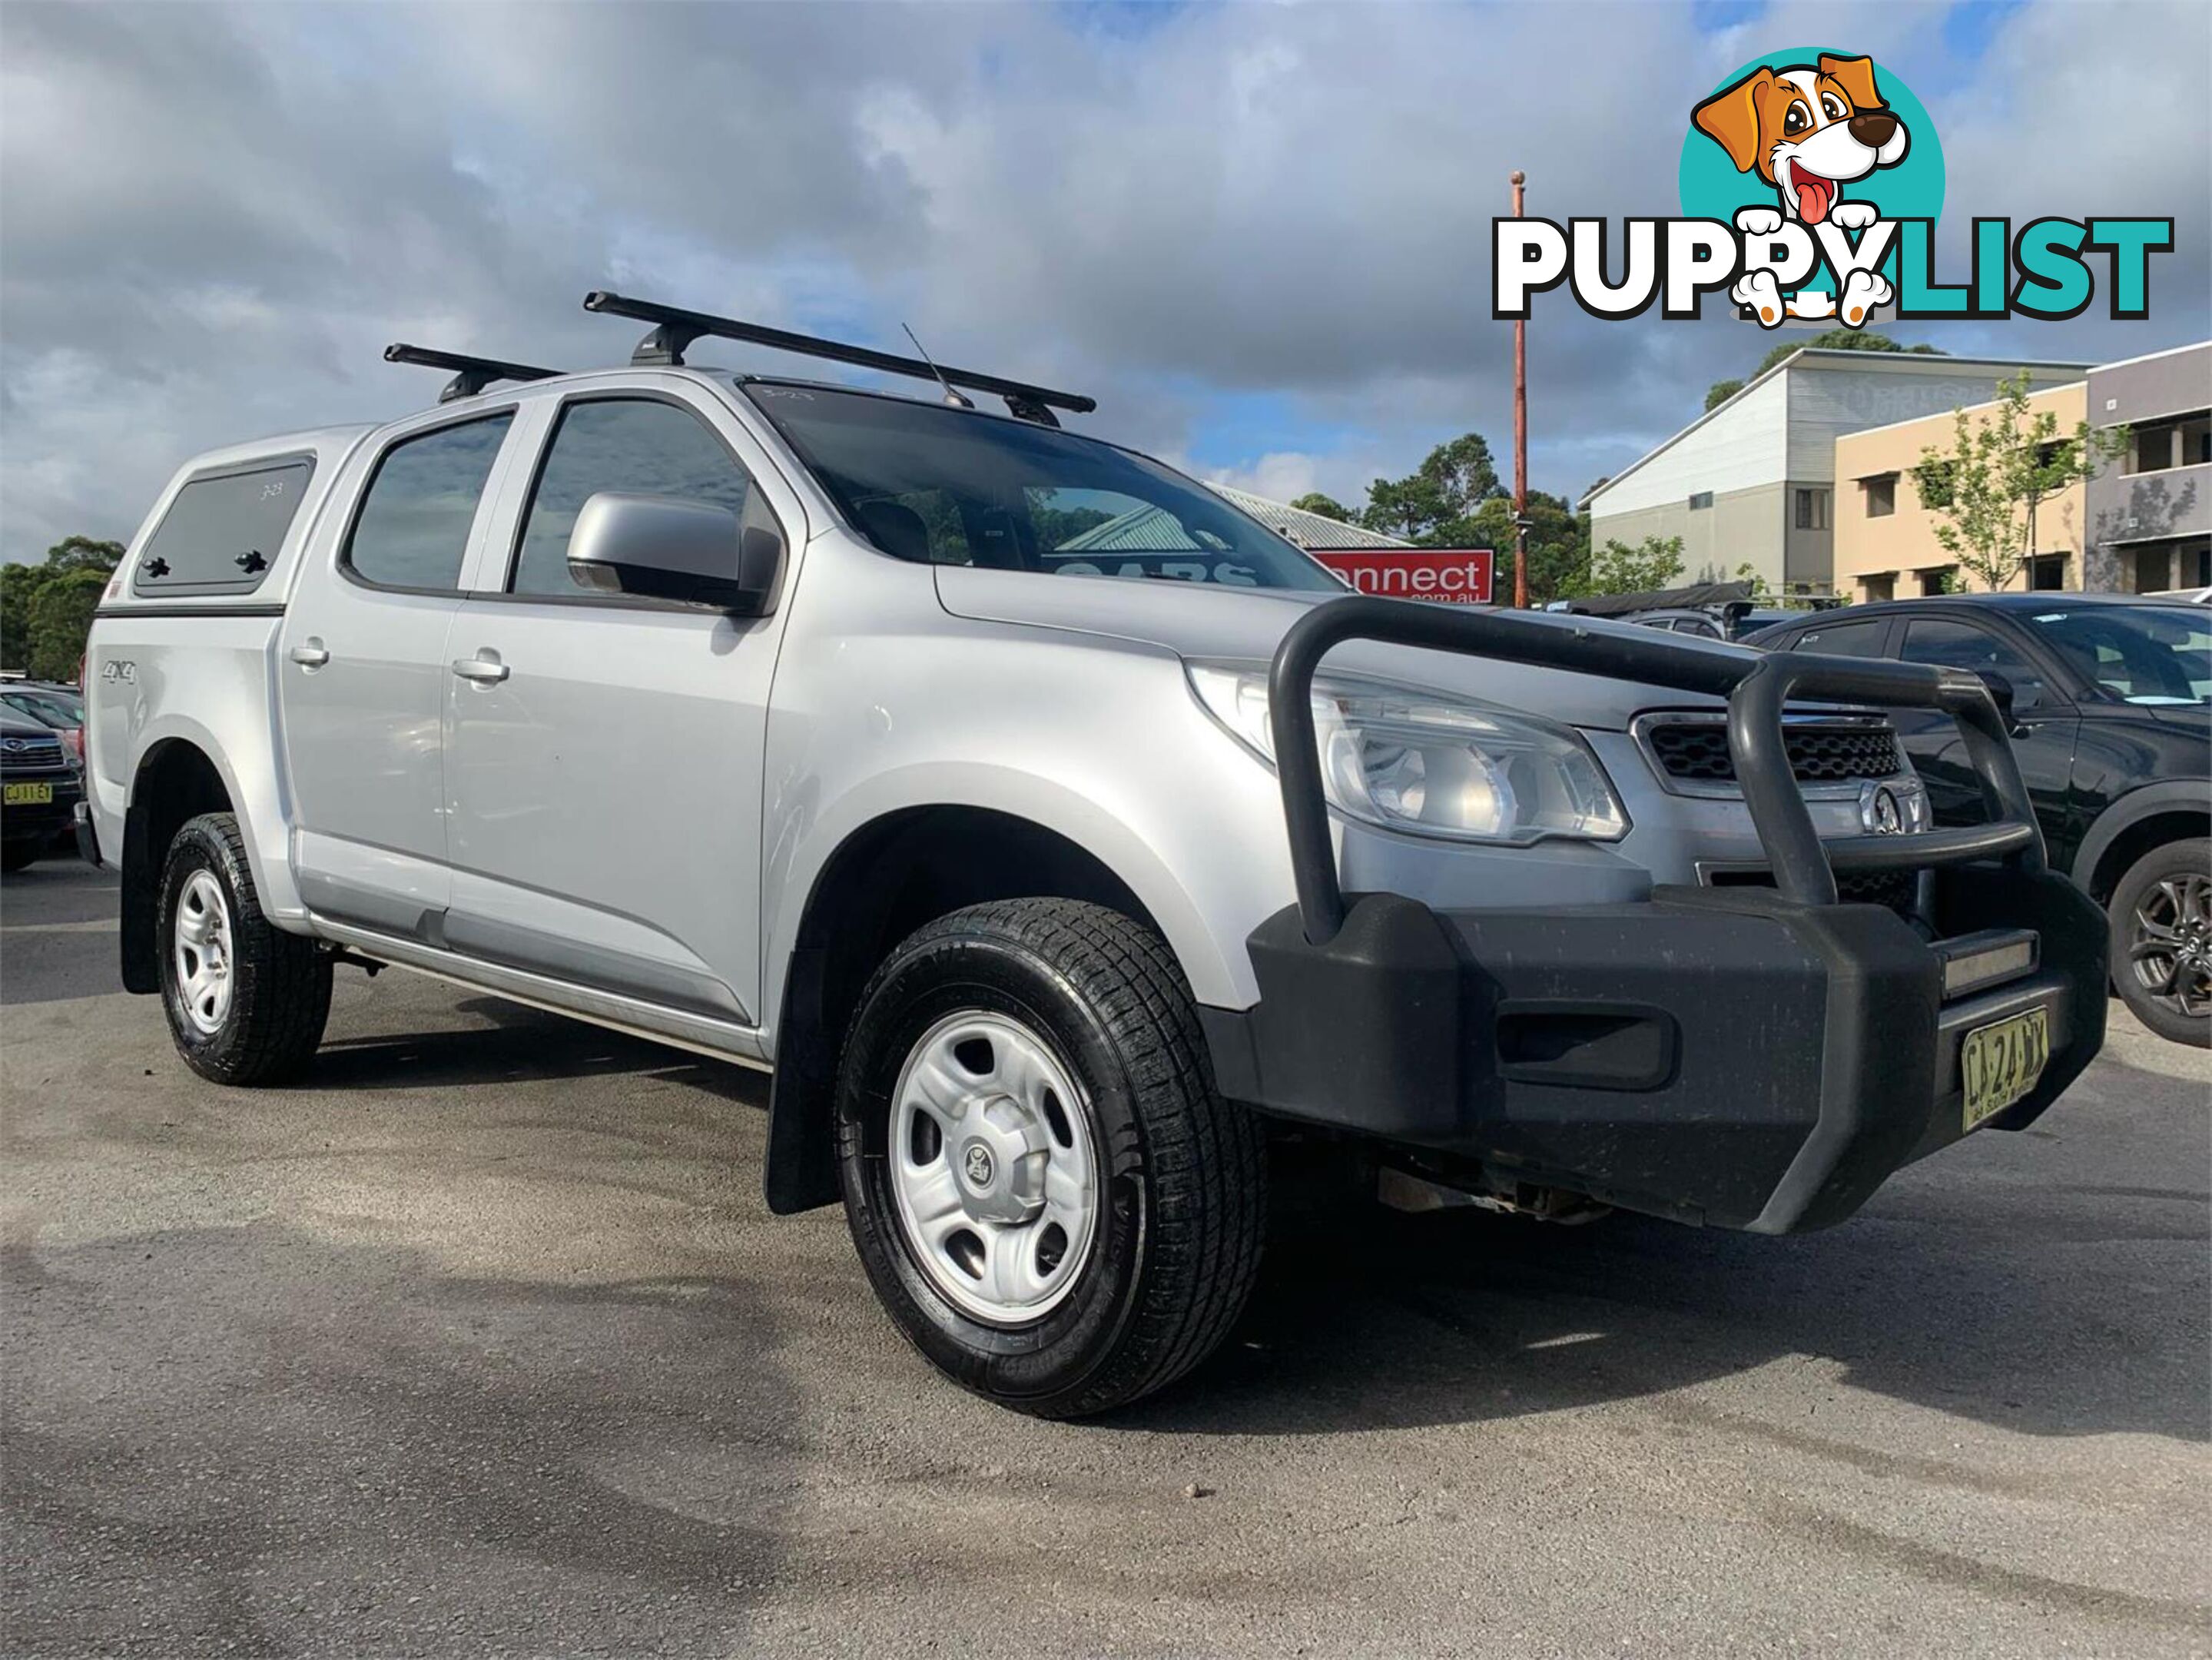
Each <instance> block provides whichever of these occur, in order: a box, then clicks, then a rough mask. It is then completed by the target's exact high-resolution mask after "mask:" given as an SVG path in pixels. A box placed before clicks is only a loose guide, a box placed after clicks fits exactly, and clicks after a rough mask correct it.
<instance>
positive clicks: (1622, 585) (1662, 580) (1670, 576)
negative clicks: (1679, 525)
mask: <svg viewBox="0 0 2212 1660" xmlns="http://www.w3.org/2000/svg"><path fill="white" fill-rule="evenodd" d="M1682 569H1683V561H1682V538H1680V537H1679V536H1668V537H1658V536H1647V537H1645V538H1644V539H1643V540H1642V541H1641V542H1639V543H1638V544H1636V545H1635V546H1634V547H1630V546H1629V545H1628V544H1626V542H1613V541H1607V543H1606V544H1605V545H1604V546H1603V547H1602V548H1601V549H1599V550H1597V552H1596V553H1595V554H1594V555H1593V556H1591V558H1590V562H1589V573H1588V575H1586V576H1585V577H1584V579H1583V585H1582V587H1579V588H1577V590H1576V591H1575V592H1576V593H1577V594H1578V595H1580V594H1593V593H1650V592H1651V591H1652V590H1653V589H1654V588H1663V587H1668V585H1669V584H1671V583H1672V582H1673V581H1674V579H1675V578H1676V577H1678V576H1680V575H1681V574H1682Z"/></svg>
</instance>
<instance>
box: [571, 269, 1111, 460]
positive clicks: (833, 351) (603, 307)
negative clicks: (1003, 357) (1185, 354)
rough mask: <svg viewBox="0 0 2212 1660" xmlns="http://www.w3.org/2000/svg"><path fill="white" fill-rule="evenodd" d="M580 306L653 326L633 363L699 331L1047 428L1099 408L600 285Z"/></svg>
mask: <svg viewBox="0 0 2212 1660" xmlns="http://www.w3.org/2000/svg"><path fill="white" fill-rule="evenodd" d="M584 309H585V310H586V311H595V312H599V313H604V314H605V315H606V316H609V317H629V318H634V319H636V320H637V321H638V322H641V323H650V324H652V325H653V332H652V333H650V334H648V335H647V336H646V337H645V338H644V339H642V340H641V341H640V342H638V344H637V350H635V351H634V352H632V353H631V354H630V360H629V361H630V362H633V363H639V364H644V363H660V364H680V363H682V362H684V350H685V349H686V348H687V347H689V346H690V344H691V343H692V342H693V341H695V340H696V339H698V338H699V337H701V336H702V335H714V336H716V337H720V338H721V339H724V340H743V341H746V342H748V343H750V344H753V345H757V346H771V347H774V348H775V350H778V351H789V352H797V353H799V355H800V356H805V357H826V358H829V360H830V361H832V362H839V363H850V364H852V365H853V366H854V368H864V369H880V370H881V371H883V373H884V374H904V375H908V376H911V377H912V378H914V379H915V380H929V381H937V382H940V383H941V382H943V381H950V382H951V383H952V384H953V385H955V386H966V387H968V388H969V390H971V391H974V392H990V393H992V394H993V395H994V396H996V397H1000V398H1005V399H1006V407H1007V408H1008V409H1009V410H1012V411H1013V413H1014V414H1016V415H1018V416H1019V417H1021V418H1022V419H1023V420H1024V421H1035V422H1037V423H1041V424H1042V425H1044V426H1048V427H1056V426H1058V425H1059V424H1060V423H1059V422H1058V421H1056V420H1054V418H1053V415H1052V410H1054V409H1063V410H1072V411H1073V413H1075V414H1077V415H1088V414H1090V413H1091V410H1095V409H1097V407H1098V400H1097V399H1096V398H1085V396H1084V395H1083V394H1082V393H1080V392H1054V391H1053V390H1052V389H1051V388H1050V387H1048V386H1030V385H1029V384H1027V383H1026V382H1024V381H1020V380H1006V379H1003V378H1002V377H1000V376H999V375H995V374H976V373H975V372H974V371H973V370H971V369H957V368H953V367H952V366H951V364H950V363H939V364H938V365H936V366H934V367H932V366H931V365H930V364H928V363H926V362H922V360H921V359H920V358H918V357H901V356H897V355H896V354H895V353H892V352H888V351H877V350H873V349H872V348H871V347H868V346H848V345H847V344H844V343H843V342H842V341H837V340H823V339H820V338H817V337H816V336H814V335H811V334H793V333H792V332H791V331H789V330H788V329H772V328H769V327H768V326H767V325H764V324H760V323H742V322H739V321H738V319H735V318H733V317H715V316H712V315H710V314H709V313H706V312H702V311H686V310H684V308H683V307H680V306H664V305H660V304H658V303H657V302H655V301H651V300H632V299H630V298H629V297H628V296H626V295H619V294H610V293H609V292H607V291H606V290H605V289H592V292H591V293H589V294H587V295H585V296H584Z"/></svg>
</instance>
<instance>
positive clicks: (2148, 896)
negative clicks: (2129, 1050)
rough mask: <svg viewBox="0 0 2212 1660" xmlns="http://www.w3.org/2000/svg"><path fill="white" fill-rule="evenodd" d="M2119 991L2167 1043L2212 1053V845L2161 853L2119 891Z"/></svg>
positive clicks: (2115, 924)
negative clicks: (2193, 1046)
mask: <svg viewBox="0 0 2212 1660" xmlns="http://www.w3.org/2000/svg"><path fill="white" fill-rule="evenodd" d="M2111 915H2112V983H2113V984H2114V985H2115V986H2117V987H2118V988H2119V993H2120V996H2121V998H2122V999H2123V1000H2124V1001H2125V1002H2126V1003H2127V1006H2128V1007H2129V1008H2130V1009H2131V1010H2133V1011H2134V1012H2135V1015H2136V1018H2137V1019H2139V1020H2141V1021H2142V1023H2143V1025H2146V1026H2148V1027H2149V1028H2150V1029H2151V1030H2152V1031H2154V1032H2156V1033H2157V1034H2158V1035H2159V1036H2160V1037H2170V1038H2172V1039H2173V1040H2174V1041H2175V1042H2176V1043H2194V1044H2196V1045H2197V1046H2198V1047H2199V1048H2212V840H2207V839H2206V838H2205V837H2203V836H2191V837H2189V838H2187V839H2185V840H2183V841H2179V842H2167V843H2166V845H2165V846H2164V847H2161V848H2152V849H2151V850H2150V851H2149V852H2148V853H2147V854H2144V855H2143V856H2142V858H2140V859H2138V860H2136V862H2135V863H2134V864H2133V865H2132V866H2130V867H2129V869H2128V873H2127V874H2126V875H2124V876H2123V877H2122V878H2121V879H2120V883H2119V885H2118V887H2117V888H2115V889H2114V890H2113V891H2112V908H2111Z"/></svg>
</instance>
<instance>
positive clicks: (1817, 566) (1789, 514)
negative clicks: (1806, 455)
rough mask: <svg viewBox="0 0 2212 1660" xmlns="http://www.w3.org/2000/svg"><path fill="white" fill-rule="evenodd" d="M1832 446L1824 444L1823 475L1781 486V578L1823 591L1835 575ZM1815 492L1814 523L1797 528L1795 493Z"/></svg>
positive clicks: (1834, 493) (1834, 448) (1834, 488)
mask: <svg viewBox="0 0 2212 1660" xmlns="http://www.w3.org/2000/svg"><path fill="white" fill-rule="evenodd" d="M1835 472H1836V443H1835V440H1834V439H1830V440H1829V441H1828V466H1827V471H1826V474H1825V475H1824V476H1822V477H1816V478H1793V479H1791V480H1790V482H1789V483H1786V484H1784V486H1783V487H1782V493H1781V509H1780V510H1781V513H1782V526H1783V529H1782V575H1783V579H1784V581H1785V582H1787V583H1789V584H1790V586H1792V587H1795V586H1796V585H1799V584H1801V583H1802V584H1803V585H1805V586H1807V587H1813V588H1816V589H1820V590H1823V591H1825V590H1826V589H1827V588H1828V587H1831V586H1832V584H1833V583H1834V581H1835V575H1836V478H1835ZM1801 489H1804V490H1814V491H1817V492H1818V493H1819V496H1820V503H1819V510H1818V512H1817V513H1816V514H1814V517H1815V519H1816V520H1817V522H1816V523H1814V525H1812V526H1808V527H1807V528H1804V529H1802V530H1801V529H1800V528H1799V527H1798V524H1797V492H1798V491H1799V490H1801Z"/></svg>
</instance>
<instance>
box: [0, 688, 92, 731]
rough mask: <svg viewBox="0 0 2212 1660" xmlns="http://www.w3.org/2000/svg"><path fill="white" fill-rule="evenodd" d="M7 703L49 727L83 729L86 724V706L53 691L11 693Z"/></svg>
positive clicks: (6, 699)
mask: <svg viewBox="0 0 2212 1660" xmlns="http://www.w3.org/2000/svg"><path fill="white" fill-rule="evenodd" d="M5 701H6V702H8V703H9V706H10V707H12V708H18V709H21V711H22V712H23V713H24V714H27V715H30V716H32V717H33V719H35V720H38V721H43V722H44V723H45V724H46V725H47V726H49V727H81V726H82V725H83V724H84V705H83V704H82V703H80V702H77V701H76V698H74V697H70V696H65V695H64V694H63V693H60V692H52V691H11V692H9V693H7V694H6V695H5Z"/></svg>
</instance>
